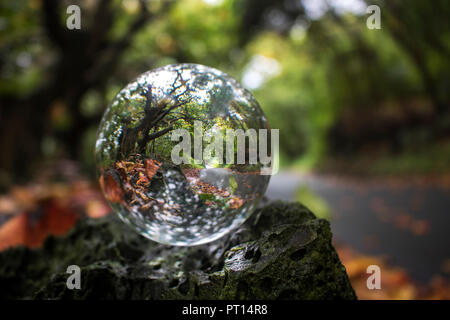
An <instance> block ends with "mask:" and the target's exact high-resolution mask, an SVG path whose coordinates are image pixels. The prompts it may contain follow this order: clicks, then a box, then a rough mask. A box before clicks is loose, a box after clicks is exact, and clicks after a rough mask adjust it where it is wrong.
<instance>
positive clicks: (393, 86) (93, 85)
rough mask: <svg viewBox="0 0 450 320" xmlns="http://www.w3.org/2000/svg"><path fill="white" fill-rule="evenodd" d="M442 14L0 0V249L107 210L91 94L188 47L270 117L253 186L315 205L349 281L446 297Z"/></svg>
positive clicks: (407, 8)
mask: <svg viewBox="0 0 450 320" xmlns="http://www.w3.org/2000/svg"><path fill="white" fill-rule="evenodd" d="M71 4H76V5H78V6H79V7H80V9H81V29H79V30H76V29H75V30H69V29H68V28H67V27H66V20H67V18H68V17H69V16H70V14H68V13H67V11H66V10H67V7H68V6H69V5H71ZM369 5H378V6H379V8H380V12H381V15H380V17H381V20H380V22H381V24H380V26H381V28H380V29H369V28H368V27H367V24H366V21H367V19H368V18H369V17H370V15H371V13H367V12H366V9H367V7H368V6H369ZM449 18H450V2H449V1H446V0H436V1H426V0H408V1H400V0H389V1H388V0H384V1H383V0H367V1H363V0H183V1H175V0H174V1H169V0H167V1H164V0H148V1H139V0H123V1H119V0H114V1H104V0H98V1H95V0H84V1H82V0H80V1H75V0H72V1H59V0H28V1H26V0H14V1H13V0H6V1H2V2H1V4H0V121H1V126H0V250H4V249H6V248H8V247H13V246H17V245H25V246H30V247H39V246H40V245H41V244H42V241H43V240H44V239H45V238H46V237H47V236H48V235H49V234H56V235H60V234H64V233H66V232H67V231H68V230H70V228H71V227H72V226H73V224H74V223H75V221H76V220H77V219H78V218H79V217H82V216H89V217H92V218H96V217H101V216H104V215H106V214H108V213H109V212H110V210H109V207H108V206H107V205H106V203H105V202H104V200H103V196H102V195H101V194H100V192H99V189H98V183H97V181H96V177H95V164H94V162H93V149H94V143H95V136H96V130H97V127H98V124H99V121H100V118H101V116H102V113H103V111H104V110H105V108H106V107H107V105H108V103H109V102H110V101H111V100H112V98H113V97H114V96H115V95H116V94H117V93H118V91H119V90H120V89H121V88H122V87H123V86H124V85H125V84H127V83H128V82H129V81H131V80H133V79H134V78H135V77H136V76H138V75H139V74H141V73H143V72H144V71H147V70H149V69H152V68H155V67H158V66H162V65H166V64H170V63H177V62H193V63H200V64H204V65H207V66H211V67H215V68H217V69H220V70H222V71H224V72H227V73H229V74H230V75H232V76H233V77H235V78H236V79H238V80H240V81H241V83H242V84H243V85H244V86H245V87H247V88H248V89H249V90H251V91H252V92H253V93H254V95H255V96H256V98H257V100H258V101H259V103H260V105H261V107H262V109H263V110H264V112H265V113H266V116H267V118H268V120H269V123H270V125H271V127H272V128H279V129H280V149H281V155H280V160H281V171H280V173H279V174H277V175H275V176H273V177H272V180H271V184H270V186H269V189H268V192H267V194H266V196H267V197H268V198H269V199H282V200H288V201H301V202H302V203H304V204H305V205H306V206H308V207H309V208H310V209H311V210H312V211H313V212H314V213H315V214H316V215H318V216H320V217H322V218H325V219H328V220H330V222H331V226H332V230H333V233H334V242H335V246H336V247H337V249H338V252H339V255H340V257H341V259H342V261H343V263H344V265H345V266H346V268H347V272H348V274H349V277H350V279H351V281H352V284H353V286H354V288H355V290H356V292H357V295H358V297H359V298H360V299H380V298H381V299H450V233H449V226H450V211H449V208H450V197H449V195H450V108H449V103H450V90H449V89H450V59H449V58H450V23H449ZM371 264H377V265H379V266H380V267H381V274H382V278H381V279H382V289H381V290H368V289H367V287H366V279H367V277H368V274H366V268H367V266H368V265H371Z"/></svg>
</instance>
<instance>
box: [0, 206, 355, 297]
mask: <svg viewBox="0 0 450 320" xmlns="http://www.w3.org/2000/svg"><path fill="white" fill-rule="evenodd" d="M331 236H332V235H331V231H330V227H329V224H328V222H327V221H325V220H322V219H317V218H315V216H314V215H313V214H312V213H311V212H310V211H309V210H308V209H306V208H305V207H303V206H302V205H300V204H286V203H282V202H276V203H272V204H270V205H268V206H266V207H264V208H262V209H260V210H258V212H255V214H254V215H253V216H252V217H251V218H250V219H249V220H248V221H247V222H246V223H245V224H244V225H243V226H242V227H240V229H238V230H237V231H236V232H233V233H231V234H229V235H227V236H225V237H223V238H222V239H220V240H218V241H216V242H214V243H211V244H209V245H203V246H198V247H168V246H164V245H159V244H156V243H154V242H151V241H148V240H147V239H144V238H143V237H141V236H140V235H138V234H137V233H136V232H134V231H133V230H131V229H130V228H128V227H127V226H125V225H124V224H123V223H121V222H120V221H119V220H118V219H117V218H116V217H115V216H108V217H105V218H102V219H97V220H88V219H85V220H82V221H80V222H79V223H78V224H77V226H76V227H75V228H74V230H73V231H72V232H70V233H69V234H68V235H67V236H65V237H61V238H53V237H52V238H49V239H48V240H47V241H46V242H45V245H44V247H43V248H42V249H38V250H29V249H26V248H15V249H10V250H6V251H4V252H2V253H0V288H1V290H0V298H3V299H17V298H19V299H24V298H25V299H27V298H35V299H333V298H339V299H355V298H356V296H355V293H354V291H353V289H352V288H351V286H350V283H349V281H348V278H347V275H346V272H345V269H344V267H343V266H342V264H341V263H340V261H339V258H338V256H337V254H336V251H335V250H334V248H333V247H332V245H331ZM71 264H76V265H78V266H80V267H81V289H80V290H69V289H68V288H67V287H66V280H67V277H68V274H66V268H67V266H69V265H71Z"/></svg>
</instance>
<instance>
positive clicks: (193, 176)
mask: <svg viewBox="0 0 450 320" xmlns="http://www.w3.org/2000/svg"><path fill="white" fill-rule="evenodd" d="M270 134H271V131H270V129H269V126H268V123H267V120H266V118H265V116H264V113H263V112H262V110H261V108H260V106H259V104H258V102H257V101H256V99H255V98H254V97H253V95H252V94H251V93H250V92H249V91H248V90H246V89H245V88H243V87H242V86H241V85H240V84H239V83H238V82H237V81H236V80H234V79H233V78H231V77H230V76H229V75H227V74H225V73H223V72H221V71H219V70H216V69H213V68H210V67H206V66H203V65H198V64H173V65H168V66H164V67H161V68H157V69H153V70H150V71H148V72H146V73H144V74H142V75H140V76H139V77H138V78H137V79H136V80H134V81H133V82H131V83H129V84H128V85H127V86H126V87H125V88H123V89H122V90H121V91H120V92H119V93H118V94H117V96H116V97H115V98H114V99H113V101H112V102H111V104H110V105H109V107H108V108H107V109H106V111H105V113H104V115H103V118H102V120H101V123H100V126H99V129H98V132H97V140H96V145H95V158H96V166H97V175H98V179H99V183H100V186H101V189H102V192H103V194H104V196H105V198H106V200H107V201H108V203H109V205H110V206H111V208H112V209H113V211H114V212H115V213H116V214H118V216H119V217H120V218H121V220H123V221H124V222H125V223H126V224H128V225H130V226H132V227H133V228H134V229H135V230H137V231H138V232H139V233H141V234H142V235H144V236H145V237H147V238H149V239H151V240H154V241H157V242H160V243H164V244H168V245H180V246H189V245H199V244H203V243H207V242H210V241H213V240H215V239H218V238H219V237H221V236H223V235H224V234H226V233H228V232H230V231H231V230H233V229H235V228H237V227H238V226H240V225H241V224H242V223H243V222H244V221H245V220H246V219H247V218H248V217H249V216H250V215H251V214H252V212H253V211H254V210H255V209H256V207H257V206H258V203H259V202H260V200H261V198H262V196H263V195H264V193H265V191H266V188H267V185H268V183H269V179H270V174H268V173H267V172H270V168H271V166H272V165H271V162H270V161H268V160H267V159H271V152H272V148H271V145H270V144H271V140H270V139H269V138H268V137H270ZM266 141H268V144H269V145H267V144H266ZM258 149H259V150H258ZM267 170H269V171H267Z"/></svg>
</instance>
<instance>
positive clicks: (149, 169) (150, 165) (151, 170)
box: [145, 159, 161, 179]
mask: <svg viewBox="0 0 450 320" xmlns="http://www.w3.org/2000/svg"><path fill="white" fill-rule="evenodd" d="M160 165H161V162H158V161H156V160H152V159H146V160H145V174H146V175H147V178H148V179H151V178H152V177H153V176H154V175H155V174H156V171H158V169H159V166H160Z"/></svg>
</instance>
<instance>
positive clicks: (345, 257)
mask: <svg viewBox="0 0 450 320" xmlns="http://www.w3.org/2000/svg"><path fill="white" fill-rule="evenodd" d="M67 166H69V167H70V166H71V164H70V163H69V164H65V165H63V166H62V168H61V171H62V172H65V173H67V172H72V174H71V175H69V176H67V177H65V178H61V177H60V179H58V180H57V181H55V180H54V179H52V180H48V179H47V180H46V179H36V180H35V181H34V182H32V183H29V184H28V185H25V186H15V187H13V188H12V189H11V190H10V192H9V193H7V194H4V195H0V250H4V249H6V248H8V247H14V246H17V245H25V246H28V247H39V246H40V245H42V243H43V241H44V240H45V238H46V237H47V236H48V235H50V234H53V235H62V234H65V233H66V232H67V231H69V230H70V229H71V228H72V227H73V225H74V223H75V222H76V221H77V220H78V219H79V218H80V217H82V216H89V217H91V218H97V217H101V216H104V215H106V214H109V213H110V209H109V206H108V205H107V203H106V201H105V200H104V197H103V195H102V194H101V192H100V190H99V186H98V183H97V182H96V181H93V180H90V179H87V178H85V177H83V175H81V174H80V173H78V172H77V171H76V170H74V169H73V168H72V169H70V168H69V169H68V168H67ZM50 181H52V182H50ZM448 181H450V180H446V179H437V180H436V179H434V178H423V179H419V178H417V177H416V178H414V179H413V178H411V179H406V180H405V179H397V178H392V177H390V178H381V177H378V178H374V179H357V178H354V177H353V178H349V177H342V176H333V175H330V174H327V175H315V174H299V173H297V172H284V171H282V172H280V173H279V174H277V175H275V176H273V177H272V179H271V183H270V185H269V188H268V191H267V193H266V195H267V197H268V198H269V199H281V200H287V201H292V200H298V199H297V198H298V197H297V195H298V192H297V191H298V189H299V188H302V187H303V188H304V187H307V188H309V189H310V190H312V192H314V193H315V194H316V195H317V196H318V197H319V198H320V199H322V200H323V202H325V203H326V204H327V206H328V207H329V208H332V209H330V215H329V217H330V222H331V227H332V231H333V234H334V244H335V246H336V248H337V250H338V252H339V256H340V258H341V260H342V262H343V264H344V265H345V266H346V269H347V273H348V275H349V277H350V280H351V282H352V285H353V286H354V288H355V290H356V292H357V295H358V297H359V298H360V299H379V298H382V299H420V298H423V299H450V283H449V276H450V252H449V251H448V243H449V240H450V239H449V234H448V225H449V222H450V220H449V219H450V218H449V216H448V208H449V207H450V206H449V205H450V197H449V193H450V183H448ZM300 200H302V199H300ZM306 200H307V199H306ZM306 202H308V201H306ZM305 204H306V205H307V206H310V205H309V203H305ZM313 205H314V203H312V206H313ZM371 264H376V265H379V266H380V267H381V272H382V289H381V290H370V291H369V290H368V289H367V287H366V279H367V277H368V275H367V274H366V268H367V266H368V265H371Z"/></svg>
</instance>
